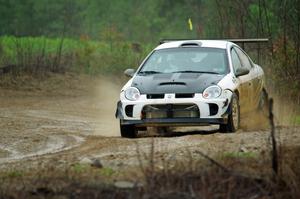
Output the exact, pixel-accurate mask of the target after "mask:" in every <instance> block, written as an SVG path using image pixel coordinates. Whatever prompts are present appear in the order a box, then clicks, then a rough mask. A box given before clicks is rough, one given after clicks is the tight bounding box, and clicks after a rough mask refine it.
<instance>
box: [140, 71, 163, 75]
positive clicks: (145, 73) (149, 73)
mask: <svg viewBox="0 0 300 199" xmlns="http://www.w3.org/2000/svg"><path fill="white" fill-rule="evenodd" d="M159 73H162V72H159V71H153V70H146V71H141V72H139V73H138V74H143V75H151V74H159Z"/></svg>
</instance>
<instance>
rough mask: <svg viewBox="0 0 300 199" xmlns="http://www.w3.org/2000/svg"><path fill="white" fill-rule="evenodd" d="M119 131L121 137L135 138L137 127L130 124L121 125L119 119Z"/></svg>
mask: <svg viewBox="0 0 300 199" xmlns="http://www.w3.org/2000/svg"><path fill="white" fill-rule="evenodd" d="M120 133H121V136H122V137H125V138H136V137H137V129H136V127H135V126H134V125H132V124H127V125H123V124H121V121H120Z"/></svg>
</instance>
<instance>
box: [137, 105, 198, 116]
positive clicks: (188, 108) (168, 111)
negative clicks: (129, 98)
mask: <svg viewBox="0 0 300 199" xmlns="http://www.w3.org/2000/svg"><path fill="white" fill-rule="evenodd" d="M142 117H143V119H159V118H199V117H200V112H199V108H198V106H197V105H195V104H160V105H147V106H145V107H144V108H143V111H142Z"/></svg>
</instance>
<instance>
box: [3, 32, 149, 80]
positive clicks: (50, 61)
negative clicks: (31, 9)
mask: <svg viewBox="0 0 300 199" xmlns="http://www.w3.org/2000/svg"><path fill="white" fill-rule="evenodd" d="M135 45H136V44H132V43H129V42H110V43H108V42H101V41H91V40H89V39H84V38H83V39H80V40H75V39H69V38H46V37H22V38H17V37H13V36H3V37H0V72H1V71H2V73H7V72H10V73H13V74H14V75H20V74H22V73H29V74H32V75H43V74H45V73H47V72H55V73H64V72H66V71H73V72H83V73H87V74H98V73H120V72H121V71H123V70H124V69H125V68H127V67H131V68H134V67H137V66H138V64H139V63H140V62H141V61H142V58H143V57H145V55H146V54H147V53H148V52H149V50H150V49H151V46H150V45H143V46H139V48H138V49H137V48H136V47H135Z"/></svg>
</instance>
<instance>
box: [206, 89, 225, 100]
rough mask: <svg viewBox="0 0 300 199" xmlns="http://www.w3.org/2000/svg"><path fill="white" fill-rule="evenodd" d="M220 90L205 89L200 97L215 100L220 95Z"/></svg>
mask: <svg viewBox="0 0 300 199" xmlns="http://www.w3.org/2000/svg"><path fill="white" fill-rule="evenodd" d="M221 92H222V89H221V88H220V87H219V86H210V87H207V88H206V89H205V90H204V91H203V93H202V95H203V97H204V98H205V99H212V98H217V97H219V96H220V95H221Z"/></svg>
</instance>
